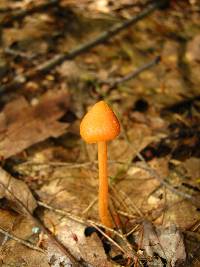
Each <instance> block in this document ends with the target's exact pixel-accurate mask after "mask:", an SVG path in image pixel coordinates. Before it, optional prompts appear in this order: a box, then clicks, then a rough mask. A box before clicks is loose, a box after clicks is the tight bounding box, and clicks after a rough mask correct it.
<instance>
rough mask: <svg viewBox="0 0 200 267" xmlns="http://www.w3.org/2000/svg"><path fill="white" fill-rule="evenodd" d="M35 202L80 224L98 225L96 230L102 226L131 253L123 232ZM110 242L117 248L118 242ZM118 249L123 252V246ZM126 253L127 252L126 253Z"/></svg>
mask: <svg viewBox="0 0 200 267" xmlns="http://www.w3.org/2000/svg"><path fill="white" fill-rule="evenodd" d="M37 203H38V205H39V206H41V207H44V208H46V209H48V210H52V211H54V212H56V213H58V214H61V215H64V216H66V217H67V218H69V219H70V220H73V221H75V222H78V223H81V224H84V225H91V226H93V227H95V228H96V229H97V227H98V230H99V228H103V229H105V230H106V231H107V232H110V233H112V234H113V235H115V236H118V237H119V238H120V239H121V240H122V241H123V242H124V244H125V247H126V248H128V251H129V253H128V254H129V255H133V253H134V252H133V251H132V248H131V245H130V244H129V243H128V241H127V239H126V237H125V236H124V235H123V234H121V233H119V232H117V231H115V230H113V229H111V228H108V227H106V226H105V225H103V224H101V223H98V222H94V221H92V220H85V219H82V218H80V217H78V216H75V215H73V214H71V213H69V212H67V211H64V210H61V209H56V208H54V207H52V206H49V205H48V204H46V203H44V202H41V201H38V202H37ZM104 235H105V234H104ZM105 237H107V235H106V236H105ZM109 240H110V238H109ZM111 242H112V243H113V244H114V245H116V247H118V248H119V245H118V244H115V243H116V242H115V241H113V240H112V241H111ZM120 250H121V251H122V252H123V253H125V250H124V249H123V248H121V249H120ZM126 254H127V253H126Z"/></svg>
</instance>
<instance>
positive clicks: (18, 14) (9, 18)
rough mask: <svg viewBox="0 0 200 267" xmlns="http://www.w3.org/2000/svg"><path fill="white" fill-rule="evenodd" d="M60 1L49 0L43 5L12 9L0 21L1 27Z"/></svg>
mask: <svg viewBox="0 0 200 267" xmlns="http://www.w3.org/2000/svg"><path fill="white" fill-rule="evenodd" d="M58 3H59V0H48V1H46V3H43V4H41V5H33V6H32V7H31V8H26V9H20V10H18V11H14V12H13V11H12V12H9V13H10V14H9V13H8V14H7V15H5V17H3V19H2V21H1V22H0V27H5V26H8V25H9V24H10V23H12V22H14V21H17V20H20V19H23V18H24V17H26V16H28V15H32V14H33V13H36V12H41V11H43V10H46V9H47V8H49V7H52V6H54V5H56V4H58Z"/></svg>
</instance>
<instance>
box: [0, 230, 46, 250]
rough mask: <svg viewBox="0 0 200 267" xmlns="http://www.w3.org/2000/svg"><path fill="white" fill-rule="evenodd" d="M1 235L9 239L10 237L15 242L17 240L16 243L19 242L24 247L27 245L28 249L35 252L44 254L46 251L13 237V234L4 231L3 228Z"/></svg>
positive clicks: (0, 231)
mask: <svg viewBox="0 0 200 267" xmlns="http://www.w3.org/2000/svg"><path fill="white" fill-rule="evenodd" d="M0 233H2V234H4V235H5V236H7V237H9V238H11V239H13V240H15V241H17V242H19V243H21V244H23V245H25V246H26V247H29V248H31V249H34V250H37V251H39V252H42V253H44V250H43V249H41V248H39V247H37V246H35V245H34V244H32V243H31V242H29V241H26V240H24V239H21V238H19V237H17V236H15V235H13V234H10V233H8V232H7V231H6V230H4V229H3V228H1V227H0Z"/></svg>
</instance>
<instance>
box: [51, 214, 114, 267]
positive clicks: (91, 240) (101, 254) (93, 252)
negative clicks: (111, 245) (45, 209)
mask: <svg viewBox="0 0 200 267" xmlns="http://www.w3.org/2000/svg"><path fill="white" fill-rule="evenodd" d="M48 214H49V215H48ZM48 214H47V217H48V218H51V219H52V220H53V218H54V219H55V215H54V216H53V217H52V216H50V213H48ZM48 218H47V220H48ZM54 223H56V222H55V221H54ZM85 228H86V226H85V225H82V224H80V223H77V222H74V221H71V220H69V219H67V218H63V219H62V220H61V222H60V223H59V224H56V229H55V231H56V236H57V238H58V240H59V241H60V242H61V243H62V244H63V245H64V246H66V247H67V248H68V249H69V250H70V252H71V254H72V255H74V256H75V257H76V259H78V260H79V261H84V262H85V264H86V265H84V266H88V267H89V266H93V267H99V266H102V267H110V266H112V265H111V263H110V262H108V260H107V257H106V254H105V251H104V248H103V246H102V242H101V241H100V239H99V237H98V236H97V234H96V233H93V234H92V235H91V236H89V237H86V236H85V233H84V232H85ZM47 250H48V259H49V262H50V263H51V262H52V260H53V261H54V263H53V264H51V266H52V267H56V266H59V265H58V264H63V265H64V266H68V265H67V264H69V263H70V262H69V259H68V258H67V257H66V256H65V255H63V254H62V252H60V251H58V248H56V247H55V245H54V244H52V243H51V242H50V241H48V249H47Z"/></svg>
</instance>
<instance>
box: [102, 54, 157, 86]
mask: <svg viewBox="0 0 200 267" xmlns="http://www.w3.org/2000/svg"><path fill="white" fill-rule="evenodd" d="M159 61H160V57H156V58H154V59H153V60H151V61H150V62H148V63H146V64H144V65H142V66H141V67H139V68H138V69H136V70H133V71H131V72H129V73H128V74H126V75H125V76H124V77H122V78H118V79H116V80H114V81H112V80H111V81H108V82H106V81H105V82H103V83H108V84H109V85H110V89H113V88H114V87H116V86H118V85H119V84H121V83H124V82H127V81H129V80H131V79H133V78H135V77H137V76H138V75H139V74H140V73H142V72H143V71H145V70H148V69H150V68H151V67H153V66H155V65H157V64H158V63H159Z"/></svg>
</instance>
